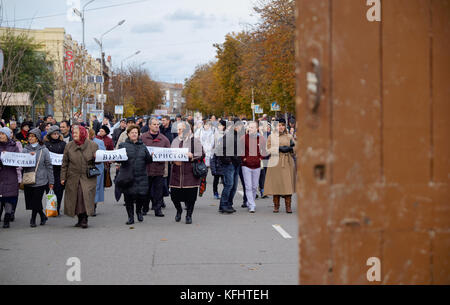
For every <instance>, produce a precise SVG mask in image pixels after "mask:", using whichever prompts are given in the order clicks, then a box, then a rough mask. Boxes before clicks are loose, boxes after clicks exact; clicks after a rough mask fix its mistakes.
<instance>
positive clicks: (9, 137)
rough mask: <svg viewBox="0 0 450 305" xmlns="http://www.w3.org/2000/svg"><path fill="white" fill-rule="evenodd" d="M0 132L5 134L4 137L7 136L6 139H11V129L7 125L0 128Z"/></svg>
mask: <svg viewBox="0 0 450 305" xmlns="http://www.w3.org/2000/svg"><path fill="white" fill-rule="evenodd" d="M0 132H1V133H4V134H5V135H6V137H7V138H8V140H11V136H12V132H11V129H9V128H8V127H3V128H0Z"/></svg>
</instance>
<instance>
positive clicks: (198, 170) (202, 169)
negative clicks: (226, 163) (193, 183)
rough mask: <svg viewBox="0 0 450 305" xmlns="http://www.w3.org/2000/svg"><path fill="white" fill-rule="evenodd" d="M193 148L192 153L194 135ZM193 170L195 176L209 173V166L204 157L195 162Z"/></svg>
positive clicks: (204, 175) (192, 144)
mask: <svg viewBox="0 0 450 305" xmlns="http://www.w3.org/2000/svg"><path fill="white" fill-rule="evenodd" d="M191 149H192V154H194V137H192V139H191ZM192 170H193V172H194V177H195V178H203V177H206V176H207V175H208V167H207V166H206V164H205V162H203V159H200V160H198V161H194V164H193V165H192Z"/></svg>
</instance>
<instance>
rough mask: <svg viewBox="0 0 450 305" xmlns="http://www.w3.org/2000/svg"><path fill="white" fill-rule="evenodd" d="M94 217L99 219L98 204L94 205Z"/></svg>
mask: <svg viewBox="0 0 450 305" xmlns="http://www.w3.org/2000/svg"><path fill="white" fill-rule="evenodd" d="M92 217H97V204H95V205H94V214H93V215H92Z"/></svg>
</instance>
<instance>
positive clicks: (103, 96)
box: [98, 94, 107, 104]
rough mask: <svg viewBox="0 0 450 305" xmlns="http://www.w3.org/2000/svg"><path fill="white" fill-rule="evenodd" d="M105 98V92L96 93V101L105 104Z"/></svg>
mask: <svg viewBox="0 0 450 305" xmlns="http://www.w3.org/2000/svg"><path fill="white" fill-rule="evenodd" d="M106 98H107V96H106V94H99V95H98V102H99V103H103V104H105V103H106Z"/></svg>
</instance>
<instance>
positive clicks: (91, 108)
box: [86, 104, 97, 113]
mask: <svg viewBox="0 0 450 305" xmlns="http://www.w3.org/2000/svg"><path fill="white" fill-rule="evenodd" d="M86 106H87V112H88V113H92V111H95V110H97V107H96V106H95V104H86Z"/></svg>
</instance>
